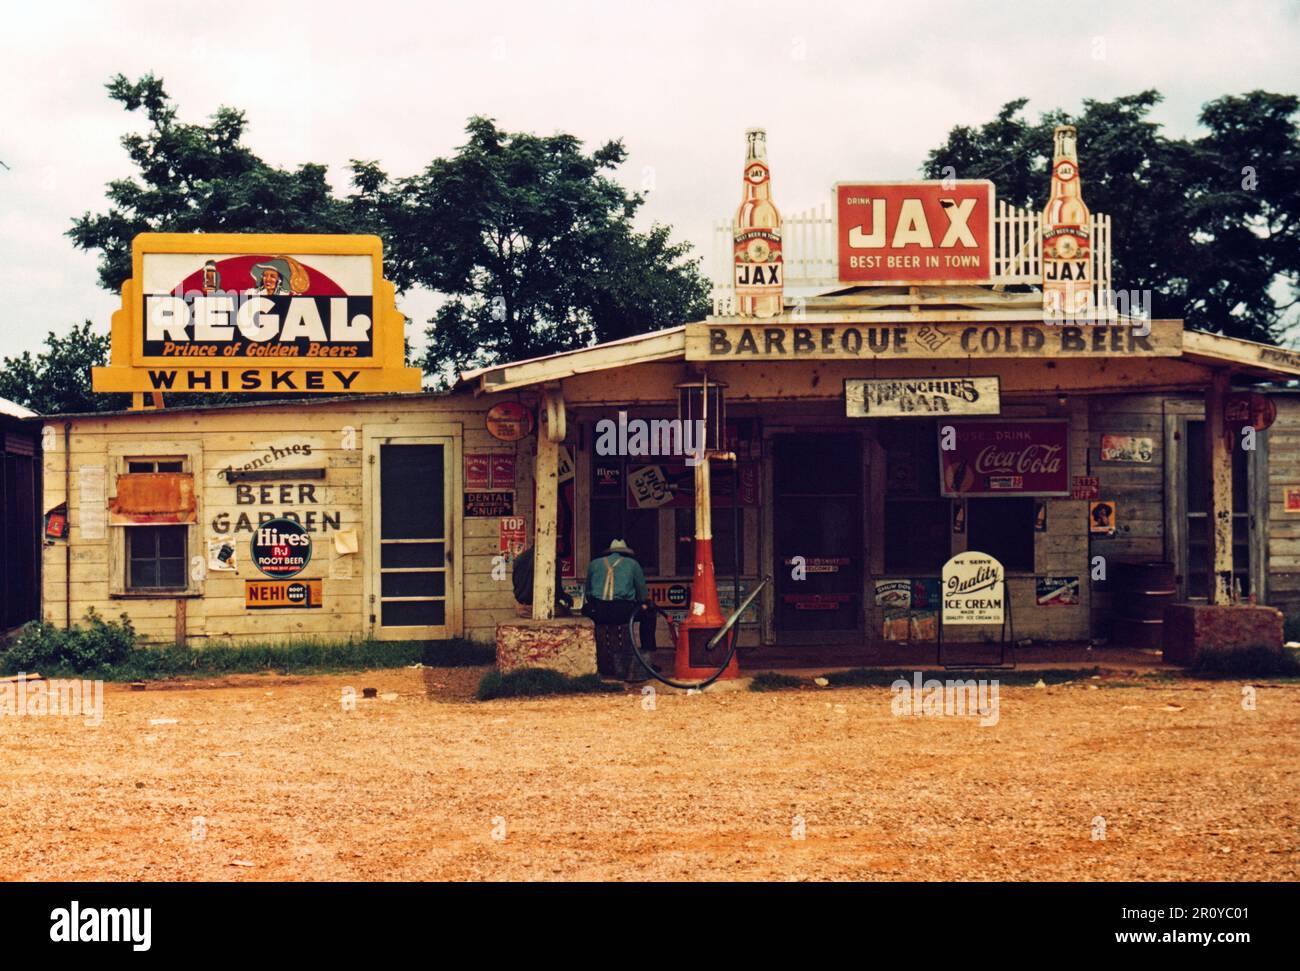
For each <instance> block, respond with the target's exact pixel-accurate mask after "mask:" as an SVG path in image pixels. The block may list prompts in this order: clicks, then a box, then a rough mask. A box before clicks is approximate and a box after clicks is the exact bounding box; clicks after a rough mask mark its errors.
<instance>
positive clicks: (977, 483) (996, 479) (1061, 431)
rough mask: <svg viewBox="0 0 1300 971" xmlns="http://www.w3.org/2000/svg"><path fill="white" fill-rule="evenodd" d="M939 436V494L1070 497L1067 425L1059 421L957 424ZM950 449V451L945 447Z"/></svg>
mask: <svg viewBox="0 0 1300 971" xmlns="http://www.w3.org/2000/svg"><path fill="white" fill-rule="evenodd" d="M947 424H949V425H951V427H952V429H953V434H952V435H951V436H944V435H940V438H939V471H940V476H941V479H940V483H939V488H940V493H941V494H942V495H945V496H948V497H950V498H954V497H963V496H1066V495H1069V494H1070V461H1069V460H1070V450H1069V424H1068V423H1067V422H1065V421H1057V420H1055V419H1024V420H1021V421H953V422H949V423H947ZM945 446H951V447H945Z"/></svg>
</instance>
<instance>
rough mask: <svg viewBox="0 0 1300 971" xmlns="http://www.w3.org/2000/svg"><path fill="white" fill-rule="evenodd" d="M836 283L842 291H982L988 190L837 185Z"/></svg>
mask: <svg viewBox="0 0 1300 971" xmlns="http://www.w3.org/2000/svg"><path fill="white" fill-rule="evenodd" d="M835 211H836V217H837V219H838V224H837V228H836V234H837V239H838V250H839V278H840V280H841V281H843V282H845V283H869V284H876V285H900V286H910V285H914V284H960V283H987V282H990V281H991V280H992V278H993V183H992V182H989V181H986V180H952V181H943V182H900V183H894V182H840V183H838V184H837V185H836V186H835Z"/></svg>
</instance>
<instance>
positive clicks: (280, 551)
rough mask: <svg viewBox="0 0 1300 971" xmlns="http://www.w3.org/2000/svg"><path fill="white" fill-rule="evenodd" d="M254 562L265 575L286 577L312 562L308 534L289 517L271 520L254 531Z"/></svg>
mask: <svg viewBox="0 0 1300 971" xmlns="http://www.w3.org/2000/svg"><path fill="white" fill-rule="evenodd" d="M250 546H251V551H250V552H251V553H252V560H253V565H254V566H256V567H257V568H258V569H259V570H261V571H262V573H264V574H266V575H267V576H268V577H274V578H275V579H277V580H287V579H288V578H289V577H295V576H297V575H298V574H299V573H301V572H302V571H303V570H305V569H306V568H307V564H308V563H310V562H311V534H310V533H308V532H307V530H306V528H305V527H304V526H303V525H302V524H301V523H296V522H294V521H293V520H292V519H272V520H269V521H267V522H264V523H262V524H261V525H259V526H258V527H257V529H255V530H254V531H253V538H252V541H251V543H250Z"/></svg>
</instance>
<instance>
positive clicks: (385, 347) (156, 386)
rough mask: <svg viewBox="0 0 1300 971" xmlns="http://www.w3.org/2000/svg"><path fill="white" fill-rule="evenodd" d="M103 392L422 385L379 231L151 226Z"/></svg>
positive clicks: (136, 251) (98, 377)
mask: <svg viewBox="0 0 1300 971" xmlns="http://www.w3.org/2000/svg"><path fill="white" fill-rule="evenodd" d="M133 273H134V275H133V276H132V278H131V279H130V280H128V281H127V282H126V283H125V284H124V285H123V288H122V309H121V310H120V311H118V312H117V313H116V314H114V316H113V355H112V360H111V362H110V365H109V366H108V367H105V368H96V369H95V371H94V386H95V390H97V391H151V392H152V391H163V392H169V391H171V392H267V391H275V392H303V391H307V392H330V393H339V392H349V391H360V392H369V391H415V390H419V387H420V372H419V371H418V370H416V369H414V368H406V367H405V366H404V361H403V353H404V345H405V334H404V318H403V317H402V314H401V313H400V312H399V311H398V310H397V308H396V306H395V304H394V292H393V286H392V284H391V283H389V282H388V281H386V280H384V278H383V270H382V244H381V243H380V241H379V239H378V237H375V236H260V235H239V236H233V235H203V234H188V233H187V234H180V233H176V234H166V233H145V234H142V235H140V236H138V237H136V239H135V242H134V244H133Z"/></svg>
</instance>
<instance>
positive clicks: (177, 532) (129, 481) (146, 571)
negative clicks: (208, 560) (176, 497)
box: [110, 449, 197, 595]
mask: <svg viewBox="0 0 1300 971" xmlns="http://www.w3.org/2000/svg"><path fill="white" fill-rule="evenodd" d="M114 468H115V470H116V478H115V486H114V489H115V497H114V499H113V515H114V516H115V517H116V518H117V522H116V524H115V525H114V527H113V534H112V542H113V544H114V545H115V547H116V549H117V550H118V555H119V556H120V559H119V560H118V563H119V566H118V567H117V568H116V569H114V571H113V578H112V580H111V582H110V593H113V594H115V595H120V594H139V595H150V594H168V595H171V594H189V593H192V592H195V590H194V586H193V584H192V583H191V577H190V575H189V557H190V554H191V552H192V549H191V548H192V547H193V546H194V545H195V544H196V542H197V540H196V537H194V536H191V531H192V530H195V529H196V528H197V527H196V525H195V524H194V522H185V521H180V522H161V523H160V522H157V521H156V518H155V519H154V521H152V522H151V521H149V518H150V517H146V516H144V515H137V510H138V502H139V500H140V498H141V497H142V496H144V497H146V498H150V497H151V498H153V499H157V498H158V497H157V496H156V495H152V492H151V490H152V488H153V487H151V486H148V485H144V486H141V485H140V483H141V482H146V481H147V480H148V479H149V477H156V476H163V477H168V476H172V477H181V478H188V477H189V473H190V470H191V469H192V468H193V453H180V454H178V453H177V452H176V451H173V450H171V449H168V451H165V452H162V453H161V454H155V455H139V454H135V455H132V454H126V455H123V454H122V453H121V452H118V453H116V463H115V465H114ZM190 488H191V489H192V484H191V486H190ZM180 494H181V495H183V492H182V493H180ZM168 495H169V496H171V495H172V493H171V492H168ZM153 508H157V507H153ZM118 544H120V545H118Z"/></svg>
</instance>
